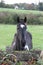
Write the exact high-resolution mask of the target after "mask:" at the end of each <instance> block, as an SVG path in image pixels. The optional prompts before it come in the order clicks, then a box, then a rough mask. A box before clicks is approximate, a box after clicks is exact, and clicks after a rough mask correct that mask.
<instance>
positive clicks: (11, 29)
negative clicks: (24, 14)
mask: <svg viewBox="0 0 43 65" xmlns="http://www.w3.org/2000/svg"><path fill="white" fill-rule="evenodd" d="M27 30H28V31H29V32H30V33H31V34H32V42H33V48H35V49H42V50H43V25H41V26H40V25H28V27H27ZM16 31H17V30H16V25H2V24H0V49H3V50H5V48H6V46H10V45H11V43H12V40H13V38H14V34H15V33H16Z"/></svg>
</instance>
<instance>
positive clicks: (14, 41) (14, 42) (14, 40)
mask: <svg viewBox="0 0 43 65" xmlns="http://www.w3.org/2000/svg"><path fill="white" fill-rule="evenodd" d="M16 36H17V34H15V35H14V39H13V41H12V45H11V47H12V49H13V50H16Z"/></svg>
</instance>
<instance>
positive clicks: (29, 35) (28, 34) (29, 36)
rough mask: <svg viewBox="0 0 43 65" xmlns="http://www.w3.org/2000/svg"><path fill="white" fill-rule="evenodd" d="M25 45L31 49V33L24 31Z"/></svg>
mask: <svg viewBox="0 0 43 65" xmlns="http://www.w3.org/2000/svg"><path fill="white" fill-rule="evenodd" d="M26 45H28V47H29V50H30V49H32V35H31V34H30V33H29V32H27V33H26Z"/></svg>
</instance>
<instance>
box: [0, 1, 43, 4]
mask: <svg viewBox="0 0 43 65" xmlns="http://www.w3.org/2000/svg"><path fill="white" fill-rule="evenodd" d="M0 1H1V0H0ZM39 1H40V2H43V0H4V2H5V3H6V4H14V3H35V4H38V3H39Z"/></svg>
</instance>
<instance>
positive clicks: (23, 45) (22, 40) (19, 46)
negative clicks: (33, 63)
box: [12, 17, 32, 51]
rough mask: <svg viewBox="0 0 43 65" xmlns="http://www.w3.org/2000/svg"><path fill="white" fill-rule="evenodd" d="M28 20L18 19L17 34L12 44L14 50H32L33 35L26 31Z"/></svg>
mask: <svg viewBox="0 0 43 65" xmlns="http://www.w3.org/2000/svg"><path fill="white" fill-rule="evenodd" d="M26 21H27V18H26V17H25V18H24V19H19V17H18V18H17V22H18V24H17V33H16V34H15V35H14V39H13V42H12V48H13V50H18V51H20V50H30V49H32V35H31V34H30V33H29V32H27V31H26V29H27V25H26Z"/></svg>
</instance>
